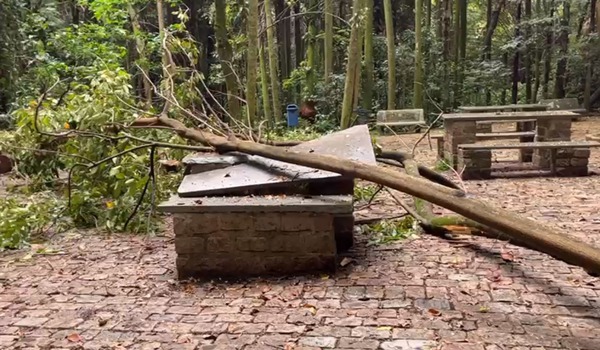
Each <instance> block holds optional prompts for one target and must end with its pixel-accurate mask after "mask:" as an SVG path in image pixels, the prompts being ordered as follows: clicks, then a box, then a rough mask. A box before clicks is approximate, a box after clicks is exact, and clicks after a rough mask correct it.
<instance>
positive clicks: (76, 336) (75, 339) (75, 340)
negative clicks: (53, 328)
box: [67, 333, 83, 343]
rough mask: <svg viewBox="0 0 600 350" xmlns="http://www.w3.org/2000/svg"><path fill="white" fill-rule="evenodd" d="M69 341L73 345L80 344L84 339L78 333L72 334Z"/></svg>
mask: <svg viewBox="0 0 600 350" xmlns="http://www.w3.org/2000/svg"><path fill="white" fill-rule="evenodd" d="M67 340H68V341H70V342H72V343H79V342H80V341H82V340H83V339H81V336H80V335H79V334H78V333H72V334H69V335H68V336H67Z"/></svg>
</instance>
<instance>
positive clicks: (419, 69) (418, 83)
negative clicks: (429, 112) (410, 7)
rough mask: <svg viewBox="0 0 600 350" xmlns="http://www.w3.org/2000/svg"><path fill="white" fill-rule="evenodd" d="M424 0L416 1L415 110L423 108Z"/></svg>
mask: <svg viewBox="0 0 600 350" xmlns="http://www.w3.org/2000/svg"><path fill="white" fill-rule="evenodd" d="M422 26H423V0H415V77H414V88H413V92H414V95H413V106H414V108H423V87H424V85H425V84H424V80H423V42H424V40H423V33H422Z"/></svg>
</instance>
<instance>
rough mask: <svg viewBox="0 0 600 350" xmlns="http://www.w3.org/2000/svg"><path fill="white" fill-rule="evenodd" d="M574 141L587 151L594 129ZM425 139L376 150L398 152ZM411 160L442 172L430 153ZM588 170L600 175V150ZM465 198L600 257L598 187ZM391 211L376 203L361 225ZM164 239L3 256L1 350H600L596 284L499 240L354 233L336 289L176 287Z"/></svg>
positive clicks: (288, 283) (490, 189) (305, 280)
mask: <svg viewBox="0 0 600 350" xmlns="http://www.w3.org/2000/svg"><path fill="white" fill-rule="evenodd" d="M574 130H575V131H574V135H573V139H576V140H583V139H584V137H585V135H586V134H588V133H592V132H594V131H596V132H598V131H600V120H598V119H596V120H583V121H579V122H577V123H576V124H575V125H574ZM418 137H419V135H403V136H401V137H395V136H386V137H382V138H381V139H380V141H379V142H380V143H381V144H382V145H384V146H385V147H386V148H392V149H394V148H397V149H401V148H406V146H405V144H407V145H409V146H411V145H412V144H413V142H414V141H415V140H416V139H417V138H418ZM509 157H510V158H513V159H516V155H515V154H513V153H510V152H506V153H499V156H498V159H508V158H509ZM417 158H418V160H419V161H421V162H423V163H425V164H427V165H430V166H433V165H434V164H435V145H434V149H433V150H431V149H430V148H429V145H428V144H427V142H423V143H422V144H421V145H420V146H419V147H418V148H417ZM590 163H591V164H592V167H594V166H595V167H600V149H596V150H593V151H592V158H591V160H590ZM448 175H449V176H452V174H451V172H448ZM464 185H465V186H466V188H467V190H468V192H469V193H470V194H472V195H474V196H477V197H478V198H481V199H483V200H486V201H488V202H490V203H493V204H494V205H496V206H499V207H502V208H505V209H507V210H510V211H513V212H515V213H519V214H520V215H523V216H526V217H528V218H531V219H533V220H536V221H539V222H543V223H545V224H547V225H550V226H552V227H555V228H557V229H560V230H561V231H562V232H564V233H565V235H570V236H573V237H577V238H579V239H581V240H583V241H585V242H588V243H590V244H593V245H595V246H598V247H600V242H599V240H600V176H598V175H594V176H589V177H583V178H525V179H523V178H521V179H495V180H488V181H468V182H465V183H464ZM436 211H438V212H440V213H442V212H444V210H442V209H440V208H436ZM392 212H398V209H397V208H396V207H395V205H394V204H393V202H391V201H390V200H389V198H386V197H385V196H381V197H379V198H378V199H376V201H375V204H374V205H373V206H372V207H371V208H369V212H368V213H366V212H362V213H359V214H361V215H374V214H377V213H392ZM171 236H172V233H171V232H166V233H165V237H155V238H143V237H133V236H101V235H97V234H92V233H88V232H71V233H69V234H65V235H61V236H57V237H55V238H54V239H53V240H52V241H51V242H49V243H47V244H46V245H45V248H46V251H50V248H52V249H54V251H55V253H54V254H38V255H33V256H32V255H31V254H29V251H24V252H16V253H14V252H12V253H10V254H9V253H4V254H2V255H0V266H1V267H0V349H327V348H336V349H383V350H391V349H444V350H505V349H513V350H517V349H518V350H542V349H546V350H550V349H554V350H557V349H588V350H597V349H600V279H598V278H593V277H590V276H588V275H586V274H585V273H584V271H583V270H582V269H581V268H578V267H573V266H569V265H567V264H565V263H562V262H560V261H557V260H554V259H552V258H550V257H548V256H546V255H543V254H540V253H537V252H534V251H531V250H527V249H523V248H518V247H513V246H510V245H507V244H506V243H503V242H496V241H492V240H488V239H480V238H475V239H473V240H470V241H461V242H459V243H451V242H448V241H444V240H441V239H437V238H433V237H426V236H424V237H417V238H413V239H410V240H407V241H401V242H396V243H393V244H389V245H382V246H367V244H366V243H367V241H368V238H367V237H365V236H362V235H358V236H357V244H356V246H355V248H354V249H353V250H351V251H350V252H349V253H348V254H347V256H348V257H349V258H351V259H352V260H353V262H352V263H351V264H349V265H347V266H345V267H341V268H340V271H339V272H338V273H337V274H336V275H332V276H321V275H317V276H297V277H290V278H283V279H259V278H257V279H251V280H248V281H245V282H235V283H233V282H232V283H226V282H223V281H212V282H205V283H192V282H185V283H180V282H178V281H177V280H176V277H175V271H174V261H175V253H174V248H173V243H172V238H171ZM37 248H40V247H39V246H36V247H34V249H37Z"/></svg>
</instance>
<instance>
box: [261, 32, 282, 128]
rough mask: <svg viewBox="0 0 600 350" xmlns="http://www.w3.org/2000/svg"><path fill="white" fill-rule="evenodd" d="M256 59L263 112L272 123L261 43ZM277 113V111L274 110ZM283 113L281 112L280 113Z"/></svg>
mask: <svg viewBox="0 0 600 350" xmlns="http://www.w3.org/2000/svg"><path fill="white" fill-rule="evenodd" d="M258 61H259V63H260V86H261V89H262V91H261V95H262V102H263V103H262V104H263V111H264V113H265V119H266V120H268V121H269V123H271V125H274V122H275V121H274V120H273V115H272V113H271V101H270V99H269V78H268V76H269V75H268V74H267V64H266V62H265V50H264V45H263V44H262V43H261V44H260V47H259V51H258ZM275 113H277V111H275ZM282 114H283V113H282Z"/></svg>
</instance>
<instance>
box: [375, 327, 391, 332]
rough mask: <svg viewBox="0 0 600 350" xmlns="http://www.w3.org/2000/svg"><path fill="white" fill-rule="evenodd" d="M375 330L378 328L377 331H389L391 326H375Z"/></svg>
mask: <svg viewBox="0 0 600 350" xmlns="http://www.w3.org/2000/svg"><path fill="white" fill-rule="evenodd" d="M377 330H379V331H391V330H392V327H390V326H382V327H377Z"/></svg>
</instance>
